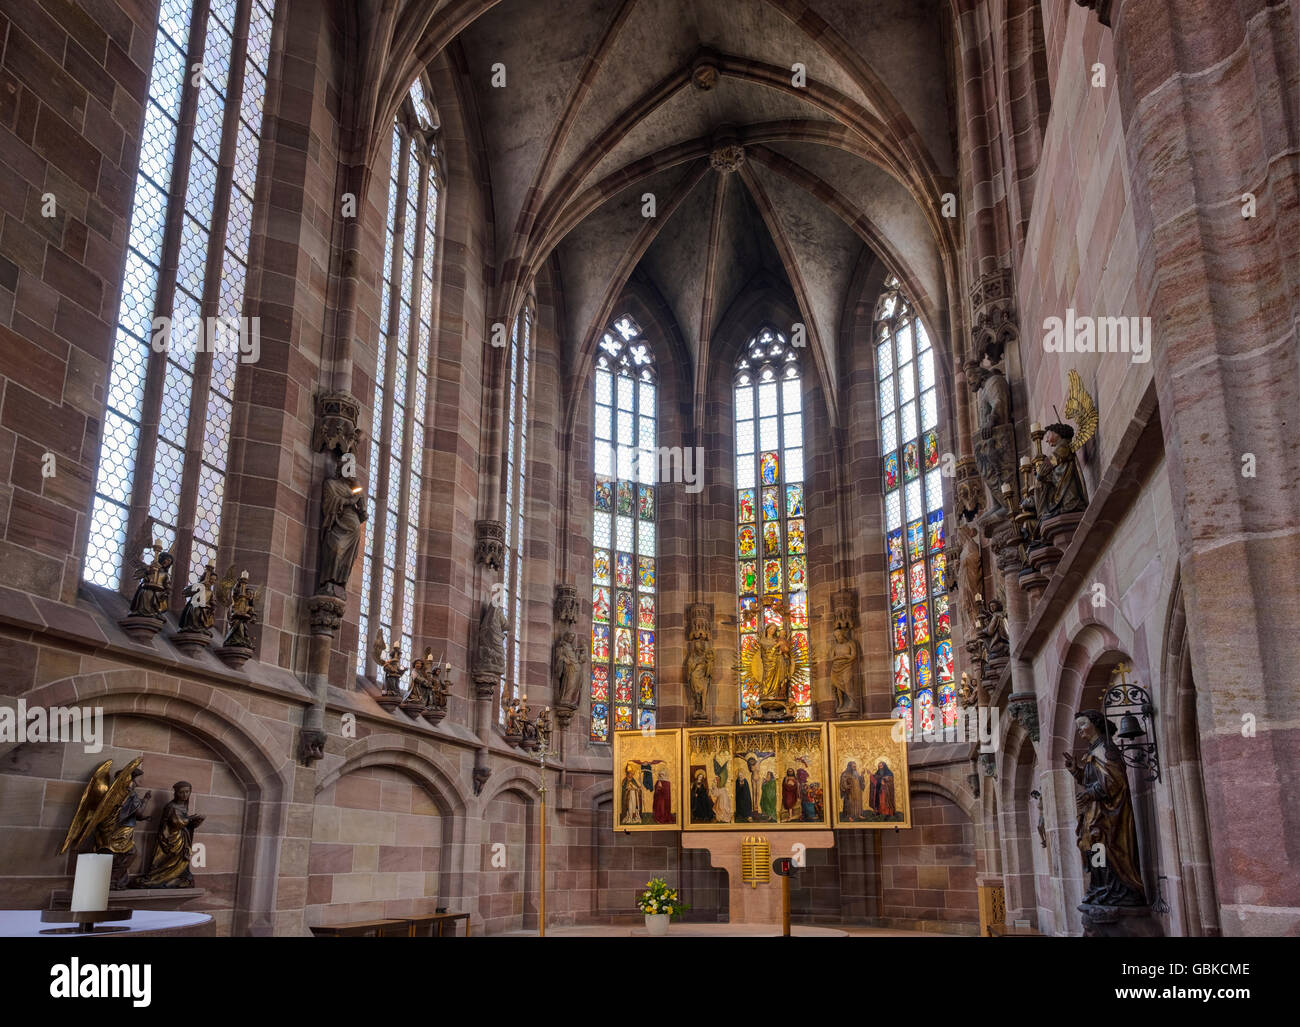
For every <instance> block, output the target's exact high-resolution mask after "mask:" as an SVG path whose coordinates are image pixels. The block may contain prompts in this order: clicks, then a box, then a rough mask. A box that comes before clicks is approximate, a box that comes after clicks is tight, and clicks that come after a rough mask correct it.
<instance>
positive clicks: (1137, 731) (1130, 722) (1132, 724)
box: [1115, 713, 1146, 742]
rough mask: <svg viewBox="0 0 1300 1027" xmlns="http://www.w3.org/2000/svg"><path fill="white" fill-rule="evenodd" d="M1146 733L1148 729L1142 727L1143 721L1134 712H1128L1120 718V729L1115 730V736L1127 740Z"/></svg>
mask: <svg viewBox="0 0 1300 1027" xmlns="http://www.w3.org/2000/svg"><path fill="white" fill-rule="evenodd" d="M1144 734H1146V731H1145V730H1144V729H1143V727H1142V722H1141V721H1139V720H1138V719H1137V717H1136V716H1134V715H1133V714H1132V713H1126V714H1124V716H1122V717H1121V718H1120V720H1119V730H1118V731H1116V732H1115V737H1116V738H1122V739H1124V740H1125V741H1126V742H1127V741H1129V740H1130V739H1133V738H1141V737H1142V736H1143V735H1144Z"/></svg>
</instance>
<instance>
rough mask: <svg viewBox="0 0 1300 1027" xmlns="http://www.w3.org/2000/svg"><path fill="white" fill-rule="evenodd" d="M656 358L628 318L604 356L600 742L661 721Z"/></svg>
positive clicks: (609, 334)
mask: <svg viewBox="0 0 1300 1027" xmlns="http://www.w3.org/2000/svg"><path fill="white" fill-rule="evenodd" d="M657 389H658V383H657V381H656V378H655V366H654V359H653V357H652V356H651V353H650V347H649V345H648V344H647V343H646V340H645V339H644V337H643V336H642V333H641V327H640V325H638V324H637V323H636V321H634V320H633V319H632V317H631V316H630V315H627V314H624V315H623V316H622V317H620V318H618V319H617V320H615V321H614V323H613V324H612V325H610V327H609V330H608V331H606V332H605V334H604V335H603V336H602V337H601V340H600V351H599V353H598V355H597V357H596V389H595V393H596V403H595V411H596V413H595V432H594V434H595V444H594V454H593V463H594V465H595V477H596V481H595V493H594V497H593V507H594V509H593V511H592V599H591V740H592V741H594V742H606V741H609V732H610V729H611V717H612V728H613V730H615V731H630V730H632V729H633V728H634V727H638V728H639V727H654V725H655V720H656V717H657V715H658V706H659V698H658V697H659V689H658V683H657V682H658V677H657V660H658V656H657V649H658V646H657V644H656V643H657V637H658V603H659V594H658V587H657V581H658V578H657V572H656V567H655V558H656V538H655V531H656V524H657V516H658V514H657V504H658V499H659V496H658V494H657V492H658V489H657V484H656V483H657V480H658V477H657V474H656V468H657V466H658V464H657V462H656V459H655V458H656V456H657V453H658V448H657V447H658V442H657V440H658V419H657V416H656V409H657V408H656V405H655V403H656V397H657Z"/></svg>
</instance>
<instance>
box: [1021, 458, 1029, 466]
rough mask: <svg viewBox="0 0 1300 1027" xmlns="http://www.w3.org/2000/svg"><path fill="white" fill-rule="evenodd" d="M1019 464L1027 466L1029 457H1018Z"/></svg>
mask: <svg viewBox="0 0 1300 1027" xmlns="http://www.w3.org/2000/svg"><path fill="white" fill-rule="evenodd" d="M1020 466H1021V467H1028V466H1029V457H1027V456H1022V457H1021V458H1020Z"/></svg>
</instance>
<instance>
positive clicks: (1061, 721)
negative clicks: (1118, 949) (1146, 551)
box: [1050, 608, 1170, 933]
mask: <svg viewBox="0 0 1300 1027" xmlns="http://www.w3.org/2000/svg"><path fill="white" fill-rule="evenodd" d="M1103 609H1104V608H1103ZM1114 627H1120V625H1119V624H1118V623H1116V624H1115V625H1114ZM1121 663H1123V664H1124V665H1125V666H1127V667H1129V668H1133V667H1134V661H1133V658H1132V657H1131V656H1130V655H1129V654H1128V652H1127V651H1126V648H1125V647H1124V643H1122V642H1121V641H1120V639H1119V638H1118V637H1117V636H1116V634H1115V631H1114V630H1112V627H1108V626H1104V625H1102V624H1099V623H1090V624H1086V625H1084V626H1083V627H1082V628H1081V629H1080V631H1079V632H1078V634H1076V635H1075V637H1074V639H1073V640H1072V642H1071V644H1070V647H1069V649H1068V650H1067V651H1066V655H1065V659H1064V660H1063V661H1062V672H1061V680H1060V684H1059V686H1058V689H1057V702H1056V710H1055V713H1054V716H1053V732H1052V747H1053V752H1052V754H1051V757H1050V764H1051V765H1052V766H1054V767H1060V766H1062V765H1063V763H1064V755H1065V753H1067V752H1069V753H1072V754H1074V755H1078V754H1080V753H1081V752H1082V750H1083V743H1082V742H1081V741H1080V739H1079V737H1078V731H1077V729H1076V728H1075V726H1074V721H1075V716H1076V714H1077V713H1078V711H1080V710H1097V711H1101V710H1102V709H1103V705H1104V700H1105V694H1106V690H1107V688H1108V687H1109V685H1110V682H1111V677H1112V675H1113V674H1114V672H1115V668H1116V667H1118V666H1119V665H1120V664H1121ZM1137 679H1141V680H1143V681H1144V682H1145V681H1146V680H1149V675H1147V674H1145V673H1143V672H1142V671H1141V668H1140V667H1139V668H1138V669H1137V670H1134V671H1131V674H1130V680H1137ZM1127 773H1128V785H1129V794H1130V797H1131V800H1132V803H1133V819H1134V827H1135V830H1136V833H1137V844H1138V859H1139V863H1140V870H1141V874H1142V885H1143V890H1144V891H1145V893H1146V898H1147V901H1148V902H1149V903H1155V902H1156V901H1157V900H1158V899H1159V898H1162V897H1163V898H1164V899H1165V900H1168V897H1169V888H1168V885H1167V883H1166V882H1165V881H1164V880H1162V877H1164V876H1165V875H1167V874H1168V870H1167V869H1166V868H1167V867H1168V866H1169V865H1170V860H1169V858H1167V857H1166V855H1165V853H1164V852H1163V851H1162V849H1161V845H1160V835H1159V824H1158V821H1157V812H1156V794H1155V789H1156V787H1157V782H1155V781H1154V780H1152V775H1151V774H1150V772H1149V771H1146V770H1144V769H1142V768H1137V767H1133V766H1129V767H1128V768H1127ZM1068 791H1069V798H1068V799H1067V798H1065V797H1064V796H1063V795H1060V794H1058V796H1057V809H1058V810H1059V811H1060V814H1059V815H1058V819H1057V824H1056V831H1057V833H1058V836H1059V837H1060V838H1061V852H1062V857H1061V858H1062V860H1063V862H1064V866H1063V867H1062V872H1063V877H1064V879H1065V880H1066V881H1067V882H1072V887H1073V888H1075V889H1077V894H1078V895H1079V896H1080V897H1081V896H1082V894H1083V893H1084V892H1086V890H1087V881H1086V880H1085V878H1084V872H1083V866H1082V864H1081V862H1079V860H1078V859H1075V860H1074V861H1073V862H1074V868H1073V869H1071V867H1070V865H1069V864H1070V862H1071V861H1070V859H1069V857H1068V856H1066V855H1065V853H1066V852H1067V851H1068V852H1071V853H1077V851H1078V850H1077V849H1076V848H1075V842H1076V837H1075V823H1076V817H1077V815H1078V805H1077V801H1076V800H1075V798H1074V796H1075V790H1074V789H1073V788H1070V789H1069V790H1068ZM1073 894H1075V892H1073V891H1067V898H1066V902H1065V909H1064V910H1063V911H1062V910H1058V915H1059V913H1060V912H1064V914H1065V917H1066V921H1065V924H1068V925H1069V927H1070V930H1071V932H1072V933H1073V932H1075V931H1079V930H1080V929H1081V921H1080V917H1079V912H1078V910H1077V909H1076V908H1075V906H1076V905H1077V904H1078V902H1077V900H1076V899H1072V898H1070V897H1069V896H1071V895H1073ZM1062 926H1065V925H1064V924H1063V925H1062ZM1166 932H1168V925H1167V924H1166Z"/></svg>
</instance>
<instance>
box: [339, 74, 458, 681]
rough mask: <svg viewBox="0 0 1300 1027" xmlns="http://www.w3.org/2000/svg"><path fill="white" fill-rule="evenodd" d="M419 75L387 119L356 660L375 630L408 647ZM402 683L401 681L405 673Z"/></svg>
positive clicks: (421, 341)
mask: <svg viewBox="0 0 1300 1027" xmlns="http://www.w3.org/2000/svg"><path fill="white" fill-rule="evenodd" d="M424 96H425V94H424V90H423V88H422V87H421V85H420V82H419V80H416V82H415V83H414V84H413V85H412V87H411V90H410V93H409V95H408V97H407V102H406V103H404V104H403V106H402V109H401V110H399V112H398V115H397V119H396V121H395V122H394V124H393V131H392V146H391V159H390V162H389V172H388V175H389V177H388V215H387V220H386V223H385V226H384V263H383V282H382V285H381V288H380V312H379V340H378V344H377V353H376V358H375V394H374V400H373V403H372V406H371V413H370V417H371V419H370V424H371V426H372V428H371V436H372V438H371V468H370V496H369V500H370V504H369V505H370V509H371V522H370V523H371V526H372V527H371V533H370V536H369V538H368V539H367V544H366V549H365V554H364V556H363V558H362V575H361V619H360V633H359V637H358V639H357V644H358V649H359V665H360V666H362V667H368V666H370V662H369V661H370V660H371V656H370V643H371V641H372V640H373V638H374V636H375V634H376V633H378V632H382V633H383V635H384V640H385V641H386V642H389V643H392V642H400V643H401V646H402V649H403V652H404V653H405V654H406V658H407V659H408V660H409V658H410V657H411V655H413V653H414V651H415V637H416V630H415V608H416V600H417V598H418V580H419V575H418V567H419V553H420V544H419V540H420V510H421V501H422V499H423V492H424V477H423V475H424V436H425V430H426V425H427V424H428V409H429V407H428V401H429V386H430V383H429V346H430V339H431V337H432V334H433V300H434V274H435V268H436V263H437V253H436V250H437V247H436V245H435V244H436V241H437V228H438V203H439V199H440V195H441V192H440V189H439V187H438V174H439V171H438V161H437V152H436V150H435V148H434V147H433V145H432V134H431V131H430V124H431V118H430V116H429V112H428V107H427V105H426V103H425V99H424ZM408 681H409V679H408Z"/></svg>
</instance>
